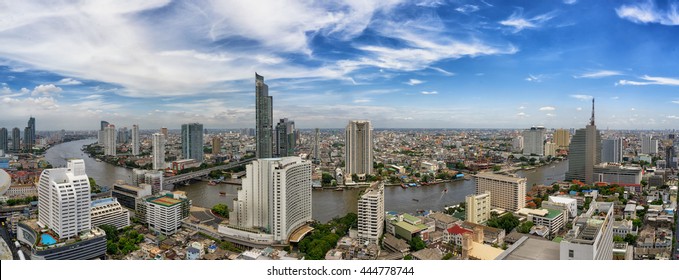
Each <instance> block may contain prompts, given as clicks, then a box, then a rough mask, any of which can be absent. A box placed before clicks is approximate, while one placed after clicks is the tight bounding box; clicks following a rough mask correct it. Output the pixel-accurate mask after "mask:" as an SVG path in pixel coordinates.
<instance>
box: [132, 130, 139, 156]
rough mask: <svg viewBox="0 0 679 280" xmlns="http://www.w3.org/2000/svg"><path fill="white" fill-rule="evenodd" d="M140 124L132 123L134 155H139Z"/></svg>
mask: <svg viewBox="0 0 679 280" xmlns="http://www.w3.org/2000/svg"><path fill="white" fill-rule="evenodd" d="M140 144H141V143H140V142H139V125H136V124H134V125H132V155H133V156H137V155H139V145H140Z"/></svg>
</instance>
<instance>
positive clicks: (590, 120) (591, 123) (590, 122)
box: [589, 98, 594, 126]
mask: <svg viewBox="0 0 679 280" xmlns="http://www.w3.org/2000/svg"><path fill="white" fill-rule="evenodd" d="M589 125H591V126H594V98H592V118H590V119H589Z"/></svg>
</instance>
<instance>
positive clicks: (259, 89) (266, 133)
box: [255, 73, 274, 158]
mask: <svg viewBox="0 0 679 280" xmlns="http://www.w3.org/2000/svg"><path fill="white" fill-rule="evenodd" d="M255 111H256V112H255V121H256V135H255V137H256V142H257V151H256V153H257V158H270V157H272V156H273V154H274V151H273V98H272V97H271V96H269V86H268V85H267V84H265V83H264V77H263V76H260V75H258V74H257V73H255Z"/></svg>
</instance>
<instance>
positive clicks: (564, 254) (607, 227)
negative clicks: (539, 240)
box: [559, 201, 615, 260]
mask: <svg viewBox="0 0 679 280" xmlns="http://www.w3.org/2000/svg"><path fill="white" fill-rule="evenodd" d="M614 221H615V220H614V218H613V203H611V202H597V201H593V202H592V204H590V208H589V209H588V210H587V212H586V213H583V214H582V215H580V216H578V217H577V218H575V220H574V222H573V229H571V230H570V231H568V234H566V237H565V238H564V239H563V240H562V241H561V243H560V244H559V247H560V250H559V258H560V259H561V260H611V259H613V222H614Z"/></svg>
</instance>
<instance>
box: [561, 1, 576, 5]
mask: <svg viewBox="0 0 679 280" xmlns="http://www.w3.org/2000/svg"><path fill="white" fill-rule="evenodd" d="M563 2H564V3H565V4H568V5H573V4H575V3H578V0H563Z"/></svg>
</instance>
